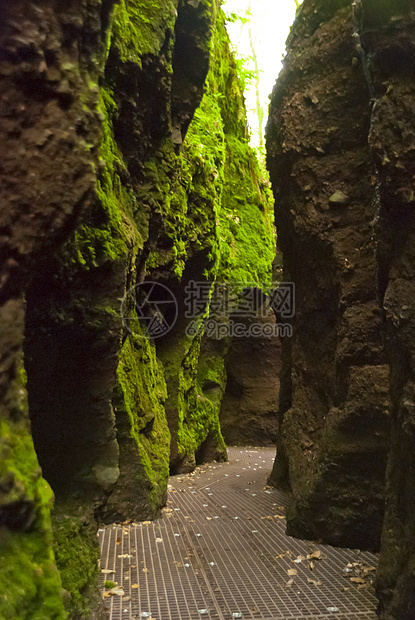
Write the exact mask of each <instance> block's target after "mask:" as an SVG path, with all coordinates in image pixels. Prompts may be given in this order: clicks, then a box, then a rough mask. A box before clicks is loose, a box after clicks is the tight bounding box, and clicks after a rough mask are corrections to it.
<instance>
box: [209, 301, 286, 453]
mask: <svg viewBox="0 0 415 620" xmlns="http://www.w3.org/2000/svg"><path fill="white" fill-rule="evenodd" d="M230 321H233V324H234V328H235V325H238V326H239V325H241V326H242V328H243V332H242V334H243V335H240V336H235V337H234V338H233V339H232V340H231V343H230V346H229V349H228V352H227V355H226V363H225V367H226V375H227V382H226V390H225V394H224V397H223V400H222V405H221V410H220V422H221V428H222V432H223V436H224V438H225V441H226V443H227V444H230V445H235V446H240V445H254V446H263V445H273V444H275V442H276V440H277V430H278V417H277V411H278V401H279V384H280V379H279V377H280V371H281V342H280V339H279V337H278V333H277V323H276V318H275V314H274V312H273V310H272V309H271V308H270V307H269V305H268V304H267V303H264V304H263V305H262V306H261V308H260V309H259V310H257V311H256V312H255V313H252V316H244V315H242V316H238V314H235V315H231V316H230ZM253 326H255V327H254V332H255V333H256V335H250V334H251V332H252V329H253ZM256 326H258V327H259V329H258V330H257V327H256ZM255 330H257V331H255Z"/></svg>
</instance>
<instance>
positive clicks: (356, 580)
mask: <svg viewBox="0 0 415 620" xmlns="http://www.w3.org/2000/svg"><path fill="white" fill-rule="evenodd" d="M350 581H353V583H366V582H365V580H364V579H362V578H361V577H350Z"/></svg>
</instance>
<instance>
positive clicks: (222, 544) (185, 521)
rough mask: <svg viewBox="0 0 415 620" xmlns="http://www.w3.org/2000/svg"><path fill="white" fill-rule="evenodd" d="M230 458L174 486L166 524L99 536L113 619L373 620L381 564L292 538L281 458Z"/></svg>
mask: <svg viewBox="0 0 415 620" xmlns="http://www.w3.org/2000/svg"><path fill="white" fill-rule="evenodd" d="M228 454H229V460H230V462H229V463H223V464H216V463H213V464H209V465H203V466H202V467H199V468H198V469H197V470H196V471H195V472H193V473H192V474H189V475H184V476H175V477H173V478H171V480H170V482H171V486H170V493H169V502H168V505H167V508H166V509H165V510H164V511H163V518H162V519H159V520H158V521H155V522H145V523H131V524H128V525H114V526H109V527H106V528H105V529H100V531H99V536H100V544H101V571H103V572H101V588H102V593H103V596H104V601H105V605H106V607H107V609H108V612H109V618H110V620H135V619H137V620H138V619H141V618H153V619H154V620H199V619H202V620H203V618H207V619H209V618H212V619H217V620H232V619H233V618H243V619H245V620H247V619H250V620H254V619H256V620H261V619H267V620H279V619H282V618H287V619H288V618H289V619H290V620H312V619H316V620H317V619H318V620H326V619H332V620H364V619H375V618H376V615H375V612H374V610H375V608H376V599H375V598H374V595H373V590H372V587H371V585H370V584H371V581H372V579H373V576H374V567H375V566H376V562H377V558H376V556H375V555H373V554H371V553H364V552H362V553H360V552H359V551H353V550H347V549H337V548H333V547H328V546H325V545H318V544H313V543H309V542H305V541H300V540H297V539H294V538H290V537H288V536H286V535H285V519H284V516H283V515H284V507H285V506H286V504H287V497H286V496H285V494H284V493H281V492H279V491H277V490H275V489H273V488H268V487H266V480H267V476H268V475H269V473H270V471H271V468H272V463H273V459H274V455H275V450H274V449H272V448H270V449H264V448H252V449H245V448H243V449H241V448H230V449H229V450H228ZM313 554H314V555H313ZM312 555H313V557H310V556H312ZM295 560H297V561H295ZM109 571H111V572H109ZM288 571H290V572H288ZM292 571H297V572H296V574H295V573H293V572H292ZM351 579H353V581H351ZM104 580H112V581H115V582H117V583H118V587H119V588H120V589H118V590H116V591H117V592H121V593H122V592H123V594H121V595H120V594H119V593H118V594H113V593H112V592H108V590H105V588H104Z"/></svg>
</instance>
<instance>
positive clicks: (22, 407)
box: [0, 0, 415, 620]
mask: <svg viewBox="0 0 415 620" xmlns="http://www.w3.org/2000/svg"><path fill="white" fill-rule="evenodd" d="M296 4H297V5H298V4H299V3H296ZM221 5H222V2H221V0H118V1H116V0H70V1H66V2H65V1H63V0H0V247H1V250H0V325H1V327H0V347H1V356H0V395H1V398H0V584H1V589H0V620H3V619H4V620H16V619H18V620H63V619H65V618H71V619H72V620H88V619H95V620H100V619H103V618H106V617H108V615H107V614H106V609H105V605H104V600H103V599H102V592H101V591H100V589H99V587H98V578H99V574H100V569H99V544H98V537H97V532H98V529H100V530H101V531H104V529H103V528H105V527H106V526H112V524H125V523H130V522H150V521H154V523H155V524H156V523H157V522H158V520H160V519H161V517H162V509H164V508H165V506H166V502H167V501H168V497H169V486H168V485H169V477H170V476H173V478H171V480H176V479H177V478H176V476H179V475H188V474H191V473H192V472H194V471H195V469H196V468H197V467H198V466H200V465H203V464H206V463H213V462H216V463H226V461H227V459H228V453H227V446H262V447H264V449H265V448H266V449H268V448H269V447H270V446H275V445H276V446H277V455H276V459H275V461H274V465H273V469H272V472H271V470H270V472H269V481H268V484H269V485H270V486H273V487H275V488H277V489H279V490H281V491H284V492H285V493H286V494H287V495H286V497H287V502H288V508H287V513H286V523H287V534H288V535H289V536H292V537H294V538H295V539H301V540H305V541H317V542H318V543H323V544H328V545H333V546H336V547H344V548H349V549H359V550H362V551H367V552H374V553H380V556H379V566H378V569H377V572H376V578H375V592H376V597H377V599H378V608H377V614H378V616H379V618H382V619H383V620H415V568H414V566H415V564H414V563H415V535H414V527H415V451H414V447H415V442H414V407H415V395H414V363H415V362H414V355H415V288H414V287H415V284H414V282H415V281H414V271H415V223H414V213H415V211H414V205H415V186H414V180H415V120H414V119H415V81H414V75H413V74H414V71H415V69H414V67H415V36H414V35H415V0H304V1H303V3H300V6H298V8H297V14H296V19H295V22H294V24H293V26H292V28H291V31H290V34H289V37H288V40H287V52H286V56H285V58H284V62H283V69H282V72H281V73H280V75H279V77H278V79H277V75H278V72H279V67H278V62H279V59H277V58H275V59H271V60H272V62H273V63H274V61H275V79H277V81H276V85H275V87H274V90H273V93H272V95H271V99H270V108H269V118H268V124H267V130H266V143H267V156H266V160H267V161H266V166H267V170H268V172H267V171H266V170H265V167H264V164H263V161H262V158H261V157H260V156H258V153H257V152H256V151H255V149H253V148H252V147H251V146H250V135H249V128H248V125H247V120H246V104H245V98H244V89H243V85H244V76H243V66H242V65H243V63H242V65H241V62H240V60H238V59H235V55H234V52H233V50H232V46H231V45H230V41H229V37H228V34H227V30H226V22H227V17H226V15H225V12H224V10H223V8H222V6H221ZM252 10H254V9H253V8H252ZM268 174H269V180H268ZM232 454H236V453H235V449H233V452H232ZM235 471H236V470H235ZM202 473H203V472H202ZM235 475H238V477H239V474H235ZM247 484H251V482H248V483H247ZM267 488H268V487H266V489H267ZM170 490H171V489H170ZM222 508H226V506H222ZM209 518H210V517H209ZM249 518H250V517H249ZM261 518H264V519H265V518H266V517H265V516H264V517H261ZM163 519H164V516H163ZM253 531H255V532H256V530H253ZM117 544H118V543H117ZM247 570H249V567H247ZM137 587H138V586H137ZM328 609H330V607H329V608H328ZM333 609H335V607H333ZM202 611H205V610H202ZM253 613H254V612H253ZM330 613H331V612H330ZM333 613H334V612H333ZM128 617H129V618H130V616H128ZM132 617H134V618H135V617H136V616H131V618H132ZM142 617H145V616H142ZM146 617H148V616H146ZM233 617H241V616H238V615H234V616H233ZM252 617H267V618H268V616H252ZM286 617H287V618H288V617H290V618H291V617H293V618H294V616H292V615H290V616H286ZM304 617H305V616H304ZM309 617H310V618H312V617H314V616H312V615H309ZM319 617H324V618H325V617H326V616H319ZM327 617H328V616H327ZM330 617H331V616H330ZM359 617H360V616H359ZM157 620H170V616H168V617H167V616H166V618H163V617H161V618H160V617H158V618H157Z"/></svg>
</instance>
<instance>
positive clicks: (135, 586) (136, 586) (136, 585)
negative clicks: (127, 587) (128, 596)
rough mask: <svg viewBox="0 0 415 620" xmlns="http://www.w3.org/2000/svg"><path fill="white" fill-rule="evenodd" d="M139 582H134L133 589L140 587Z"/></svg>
mask: <svg viewBox="0 0 415 620" xmlns="http://www.w3.org/2000/svg"><path fill="white" fill-rule="evenodd" d="M139 587H140V586H139V584H138V583H133V585H132V586H131V589H134V590H136V589H137V588H139Z"/></svg>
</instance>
